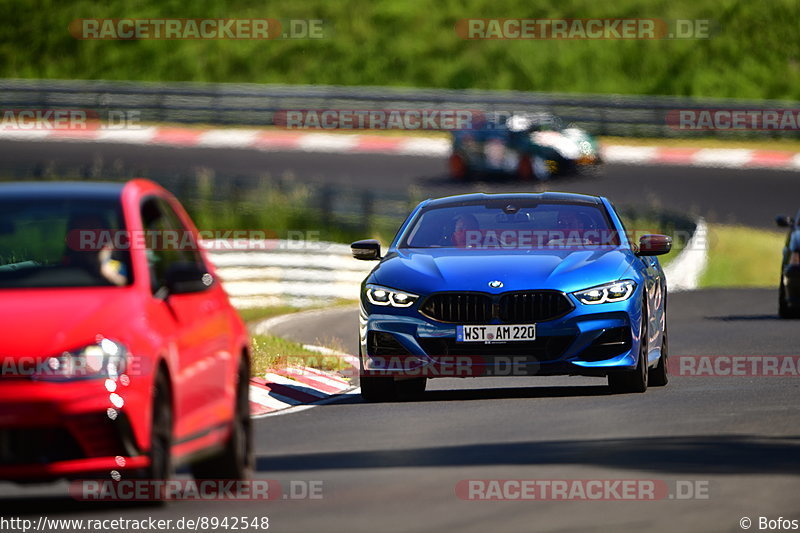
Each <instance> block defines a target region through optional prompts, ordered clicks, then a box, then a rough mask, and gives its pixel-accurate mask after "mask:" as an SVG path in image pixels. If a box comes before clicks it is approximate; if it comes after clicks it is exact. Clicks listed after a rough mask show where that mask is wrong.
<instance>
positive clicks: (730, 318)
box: [703, 315, 782, 322]
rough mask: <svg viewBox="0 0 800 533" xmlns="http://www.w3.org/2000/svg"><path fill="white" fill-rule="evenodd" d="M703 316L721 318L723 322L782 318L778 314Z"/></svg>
mask: <svg viewBox="0 0 800 533" xmlns="http://www.w3.org/2000/svg"><path fill="white" fill-rule="evenodd" d="M703 318H704V319H705V320H720V321H722V322H739V321H748V322H749V321H759V320H775V321H780V320H782V319H781V318H780V317H779V316H778V315H722V316H706V317H703Z"/></svg>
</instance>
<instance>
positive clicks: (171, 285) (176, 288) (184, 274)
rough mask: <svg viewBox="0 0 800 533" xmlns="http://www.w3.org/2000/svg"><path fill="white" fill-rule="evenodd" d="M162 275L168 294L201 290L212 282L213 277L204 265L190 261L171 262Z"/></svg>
mask: <svg viewBox="0 0 800 533" xmlns="http://www.w3.org/2000/svg"><path fill="white" fill-rule="evenodd" d="M164 277H165V282H166V283H165V285H166V287H167V291H168V293H169V294H189V293H193V292H202V291H204V290H206V289H208V288H209V287H210V286H211V285H212V284H213V283H214V277H213V276H212V275H211V274H209V273H208V271H207V270H206V269H205V267H203V266H202V265H199V264H197V263H192V262H180V263H173V264H172V265H170V266H169V268H168V269H167V272H166V273H165V274H164Z"/></svg>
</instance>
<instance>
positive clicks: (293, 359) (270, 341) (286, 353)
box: [251, 335, 349, 376]
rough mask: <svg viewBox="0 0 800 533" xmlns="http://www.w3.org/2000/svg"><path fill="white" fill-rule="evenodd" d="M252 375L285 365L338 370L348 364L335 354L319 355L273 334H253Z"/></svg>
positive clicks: (261, 374)
mask: <svg viewBox="0 0 800 533" xmlns="http://www.w3.org/2000/svg"><path fill="white" fill-rule="evenodd" d="M252 343H253V367H252V371H251V372H252V375H253V376H263V375H264V373H265V372H267V371H269V370H277V369H281V368H286V367H287V366H293V365H297V366H308V367H311V368H317V369H319V370H327V371H333V372H335V371H339V370H344V369H345V368H347V367H348V366H349V365H348V364H347V363H346V362H345V361H343V360H342V359H340V358H339V357H336V356H335V355H321V354H319V353H317V352H314V351H311V350H307V349H306V348H303V345H302V344H300V343H298V342H294V341H290V340H287V339H284V338H281V337H276V336H275V335H253V337H252Z"/></svg>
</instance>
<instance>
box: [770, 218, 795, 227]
mask: <svg viewBox="0 0 800 533" xmlns="http://www.w3.org/2000/svg"><path fill="white" fill-rule="evenodd" d="M775 224H777V225H778V227H780V228H789V227H791V226H792V224H794V220H792V217H787V216H786V215H778V216H776V217H775Z"/></svg>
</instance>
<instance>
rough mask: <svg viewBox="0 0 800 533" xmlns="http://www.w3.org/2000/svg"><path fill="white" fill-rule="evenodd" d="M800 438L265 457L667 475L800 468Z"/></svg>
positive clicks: (280, 467) (267, 464) (271, 466)
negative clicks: (593, 469)
mask: <svg viewBox="0 0 800 533" xmlns="http://www.w3.org/2000/svg"><path fill="white" fill-rule="evenodd" d="M798 454H800V436H793V437H780V438H779V437H767V438H764V437H759V436H755V435H689V436H681V437H671V436H665V437H645V438H626V439H596V440H592V439H587V440H559V441H530V442H493V443H485V444H467V445H457V446H431V447H424V448H406V449H399V450H393V449H388V450H366V451H353V452H350V451H345V452H329V453H304V454H293V455H282V456H275V457H260V458H258V460H257V468H258V470H259V471H262V472H278V471H304V470H330V469H354V468H416V467H440V466H452V467H470V466H489V465H506V466H510V465H542V466H544V465H585V466H598V467H606V468H616V469H631V470H648V471H653V472H665V473H684V474H685V473H703V474H734V473H738V474H745V473H751V474H770V473H778V474H779V473H789V472H797V457H798Z"/></svg>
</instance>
